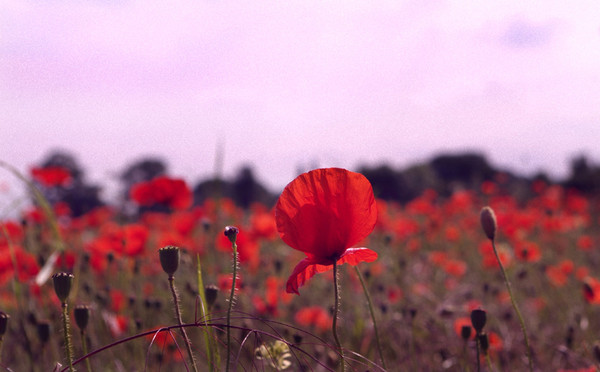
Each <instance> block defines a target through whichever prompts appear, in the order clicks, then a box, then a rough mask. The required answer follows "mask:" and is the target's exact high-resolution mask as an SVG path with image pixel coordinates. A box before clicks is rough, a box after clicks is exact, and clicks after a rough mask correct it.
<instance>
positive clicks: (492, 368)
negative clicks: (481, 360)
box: [485, 353, 494, 372]
mask: <svg viewBox="0 0 600 372" xmlns="http://www.w3.org/2000/svg"><path fill="white" fill-rule="evenodd" d="M485 361H486V362H487V366H488V370H489V371H490V372H494V367H493V366H492V360H491V359H490V353H487V354H486V355H485Z"/></svg>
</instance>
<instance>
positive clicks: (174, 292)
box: [169, 275, 198, 372]
mask: <svg viewBox="0 0 600 372" xmlns="http://www.w3.org/2000/svg"><path fill="white" fill-rule="evenodd" d="M169 288H171V295H173V303H174V304H175V315H176V316H177V323H178V324H179V327H180V328H179V329H180V330H181V335H182V336H183V340H184V342H185V348H186V349H187V353H188V356H189V357H190V360H191V362H192V368H193V369H194V372H198V367H197V366H196V358H194V353H193V352H192V343H191V342H190V338H189V337H188V335H187V332H186V331H185V327H183V320H182V318H181V311H180V310H179V296H178V295H177V290H176V289H175V277H174V276H173V275H169Z"/></svg>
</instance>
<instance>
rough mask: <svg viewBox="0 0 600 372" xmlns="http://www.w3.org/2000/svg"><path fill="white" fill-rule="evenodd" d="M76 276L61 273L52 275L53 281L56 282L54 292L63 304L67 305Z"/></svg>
mask: <svg viewBox="0 0 600 372" xmlns="http://www.w3.org/2000/svg"><path fill="white" fill-rule="evenodd" d="M74 278H75V276H74V275H73V274H71V273H65V272H60V273H56V274H54V275H52V281H53V282H54V292H56V296H57V297H58V299H59V300H60V302H61V303H63V304H64V303H66V302H67V298H69V293H71V286H72V285H73V279H74Z"/></svg>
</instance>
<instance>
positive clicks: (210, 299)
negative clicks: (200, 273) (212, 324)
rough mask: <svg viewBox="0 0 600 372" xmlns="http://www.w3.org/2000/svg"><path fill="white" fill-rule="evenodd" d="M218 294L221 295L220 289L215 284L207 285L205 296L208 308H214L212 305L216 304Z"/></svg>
mask: <svg viewBox="0 0 600 372" xmlns="http://www.w3.org/2000/svg"><path fill="white" fill-rule="evenodd" d="M218 293H219V288H218V287H217V286H216V285H214V284H211V285H207V286H206V287H205V288H204V296H205V297H206V306H207V307H208V308H209V309H210V308H211V307H212V305H214V304H215V301H216V300H217V294H218Z"/></svg>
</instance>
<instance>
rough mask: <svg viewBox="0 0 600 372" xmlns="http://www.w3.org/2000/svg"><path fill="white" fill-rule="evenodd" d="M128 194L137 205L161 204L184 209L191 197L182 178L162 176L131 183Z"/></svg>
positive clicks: (188, 204) (190, 202) (190, 201)
mask: <svg viewBox="0 0 600 372" xmlns="http://www.w3.org/2000/svg"><path fill="white" fill-rule="evenodd" d="M130 195H131V199H133V200H134V201H135V202H136V203H138V204H139V205H143V206H150V205H153V204H163V205H167V206H169V207H170V208H172V209H186V208H188V207H189V206H190V205H191V204H192V199H193V197H192V192H191V191H190V189H189V187H188V186H187V184H186V183H185V181H184V180H181V179H175V178H168V177H164V176H161V177H156V178H155V179H153V180H152V181H148V182H140V183H137V184H135V185H133V187H132V188H131V190H130Z"/></svg>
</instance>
